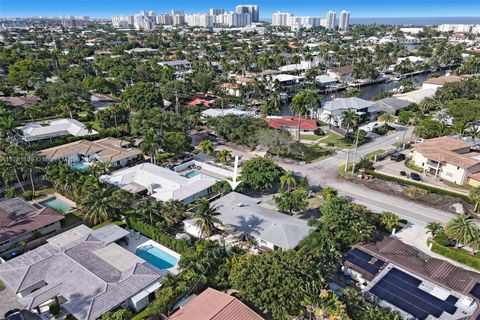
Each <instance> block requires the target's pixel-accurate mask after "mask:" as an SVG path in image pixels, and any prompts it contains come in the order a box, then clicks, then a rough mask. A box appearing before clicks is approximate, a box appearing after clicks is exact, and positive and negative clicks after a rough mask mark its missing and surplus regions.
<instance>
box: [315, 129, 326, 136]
mask: <svg viewBox="0 0 480 320" xmlns="http://www.w3.org/2000/svg"><path fill="white" fill-rule="evenodd" d="M313 133H314V134H315V135H316V136H324V135H325V132H324V131H323V130H322V129H320V128H317V129H315V131H313Z"/></svg>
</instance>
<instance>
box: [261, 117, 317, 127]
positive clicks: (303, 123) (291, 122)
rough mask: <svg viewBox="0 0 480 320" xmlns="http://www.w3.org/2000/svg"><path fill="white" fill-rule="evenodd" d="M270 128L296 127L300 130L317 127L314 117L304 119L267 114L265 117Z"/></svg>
mask: <svg viewBox="0 0 480 320" xmlns="http://www.w3.org/2000/svg"><path fill="white" fill-rule="evenodd" d="M265 121H266V122H267V123H268V125H269V127H270V128H273V129H279V130H282V129H296V128H298V127H300V130H315V129H317V128H318V125H317V121H316V120H315V119H304V118H301V117H294V116H268V117H266V118H265Z"/></svg>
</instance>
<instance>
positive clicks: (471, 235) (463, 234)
mask: <svg viewBox="0 0 480 320" xmlns="http://www.w3.org/2000/svg"><path fill="white" fill-rule="evenodd" d="M445 234H446V235H447V236H448V237H449V238H452V239H453V240H455V241H456V244H455V247H457V248H458V247H459V245H460V244H464V245H465V244H468V243H470V242H471V241H473V240H474V239H476V238H478V237H480V230H479V229H478V227H477V226H476V224H475V223H474V222H473V219H472V217H468V216H466V215H461V216H459V217H457V218H454V219H452V220H450V221H449V222H448V223H447V227H446V228H445Z"/></svg>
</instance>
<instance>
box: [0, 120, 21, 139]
mask: <svg viewBox="0 0 480 320" xmlns="http://www.w3.org/2000/svg"><path fill="white" fill-rule="evenodd" d="M17 133H18V129H17V123H16V121H15V119H14V118H13V117H11V116H6V117H1V120H0V137H2V138H12V137H13V136H14V135H15V134H17Z"/></svg>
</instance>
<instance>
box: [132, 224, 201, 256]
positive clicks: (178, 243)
mask: <svg viewBox="0 0 480 320" xmlns="http://www.w3.org/2000/svg"><path fill="white" fill-rule="evenodd" d="M127 224H128V226H129V227H130V228H132V229H134V230H136V231H139V232H140V233H141V234H143V235H144V236H146V237H148V238H150V239H152V240H154V241H157V242H158V243H160V244H162V245H164V246H165V247H167V248H169V249H171V250H173V251H175V252H178V253H179V254H184V253H186V252H187V251H189V250H191V249H192V247H191V245H190V244H189V243H188V241H187V240H185V239H181V240H177V239H175V237H174V236H172V235H171V234H168V233H166V232H165V231H163V230H160V229H158V228H157V227H154V226H151V225H149V224H146V223H143V222H141V221H139V220H138V219H135V218H133V217H128V218H127Z"/></svg>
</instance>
